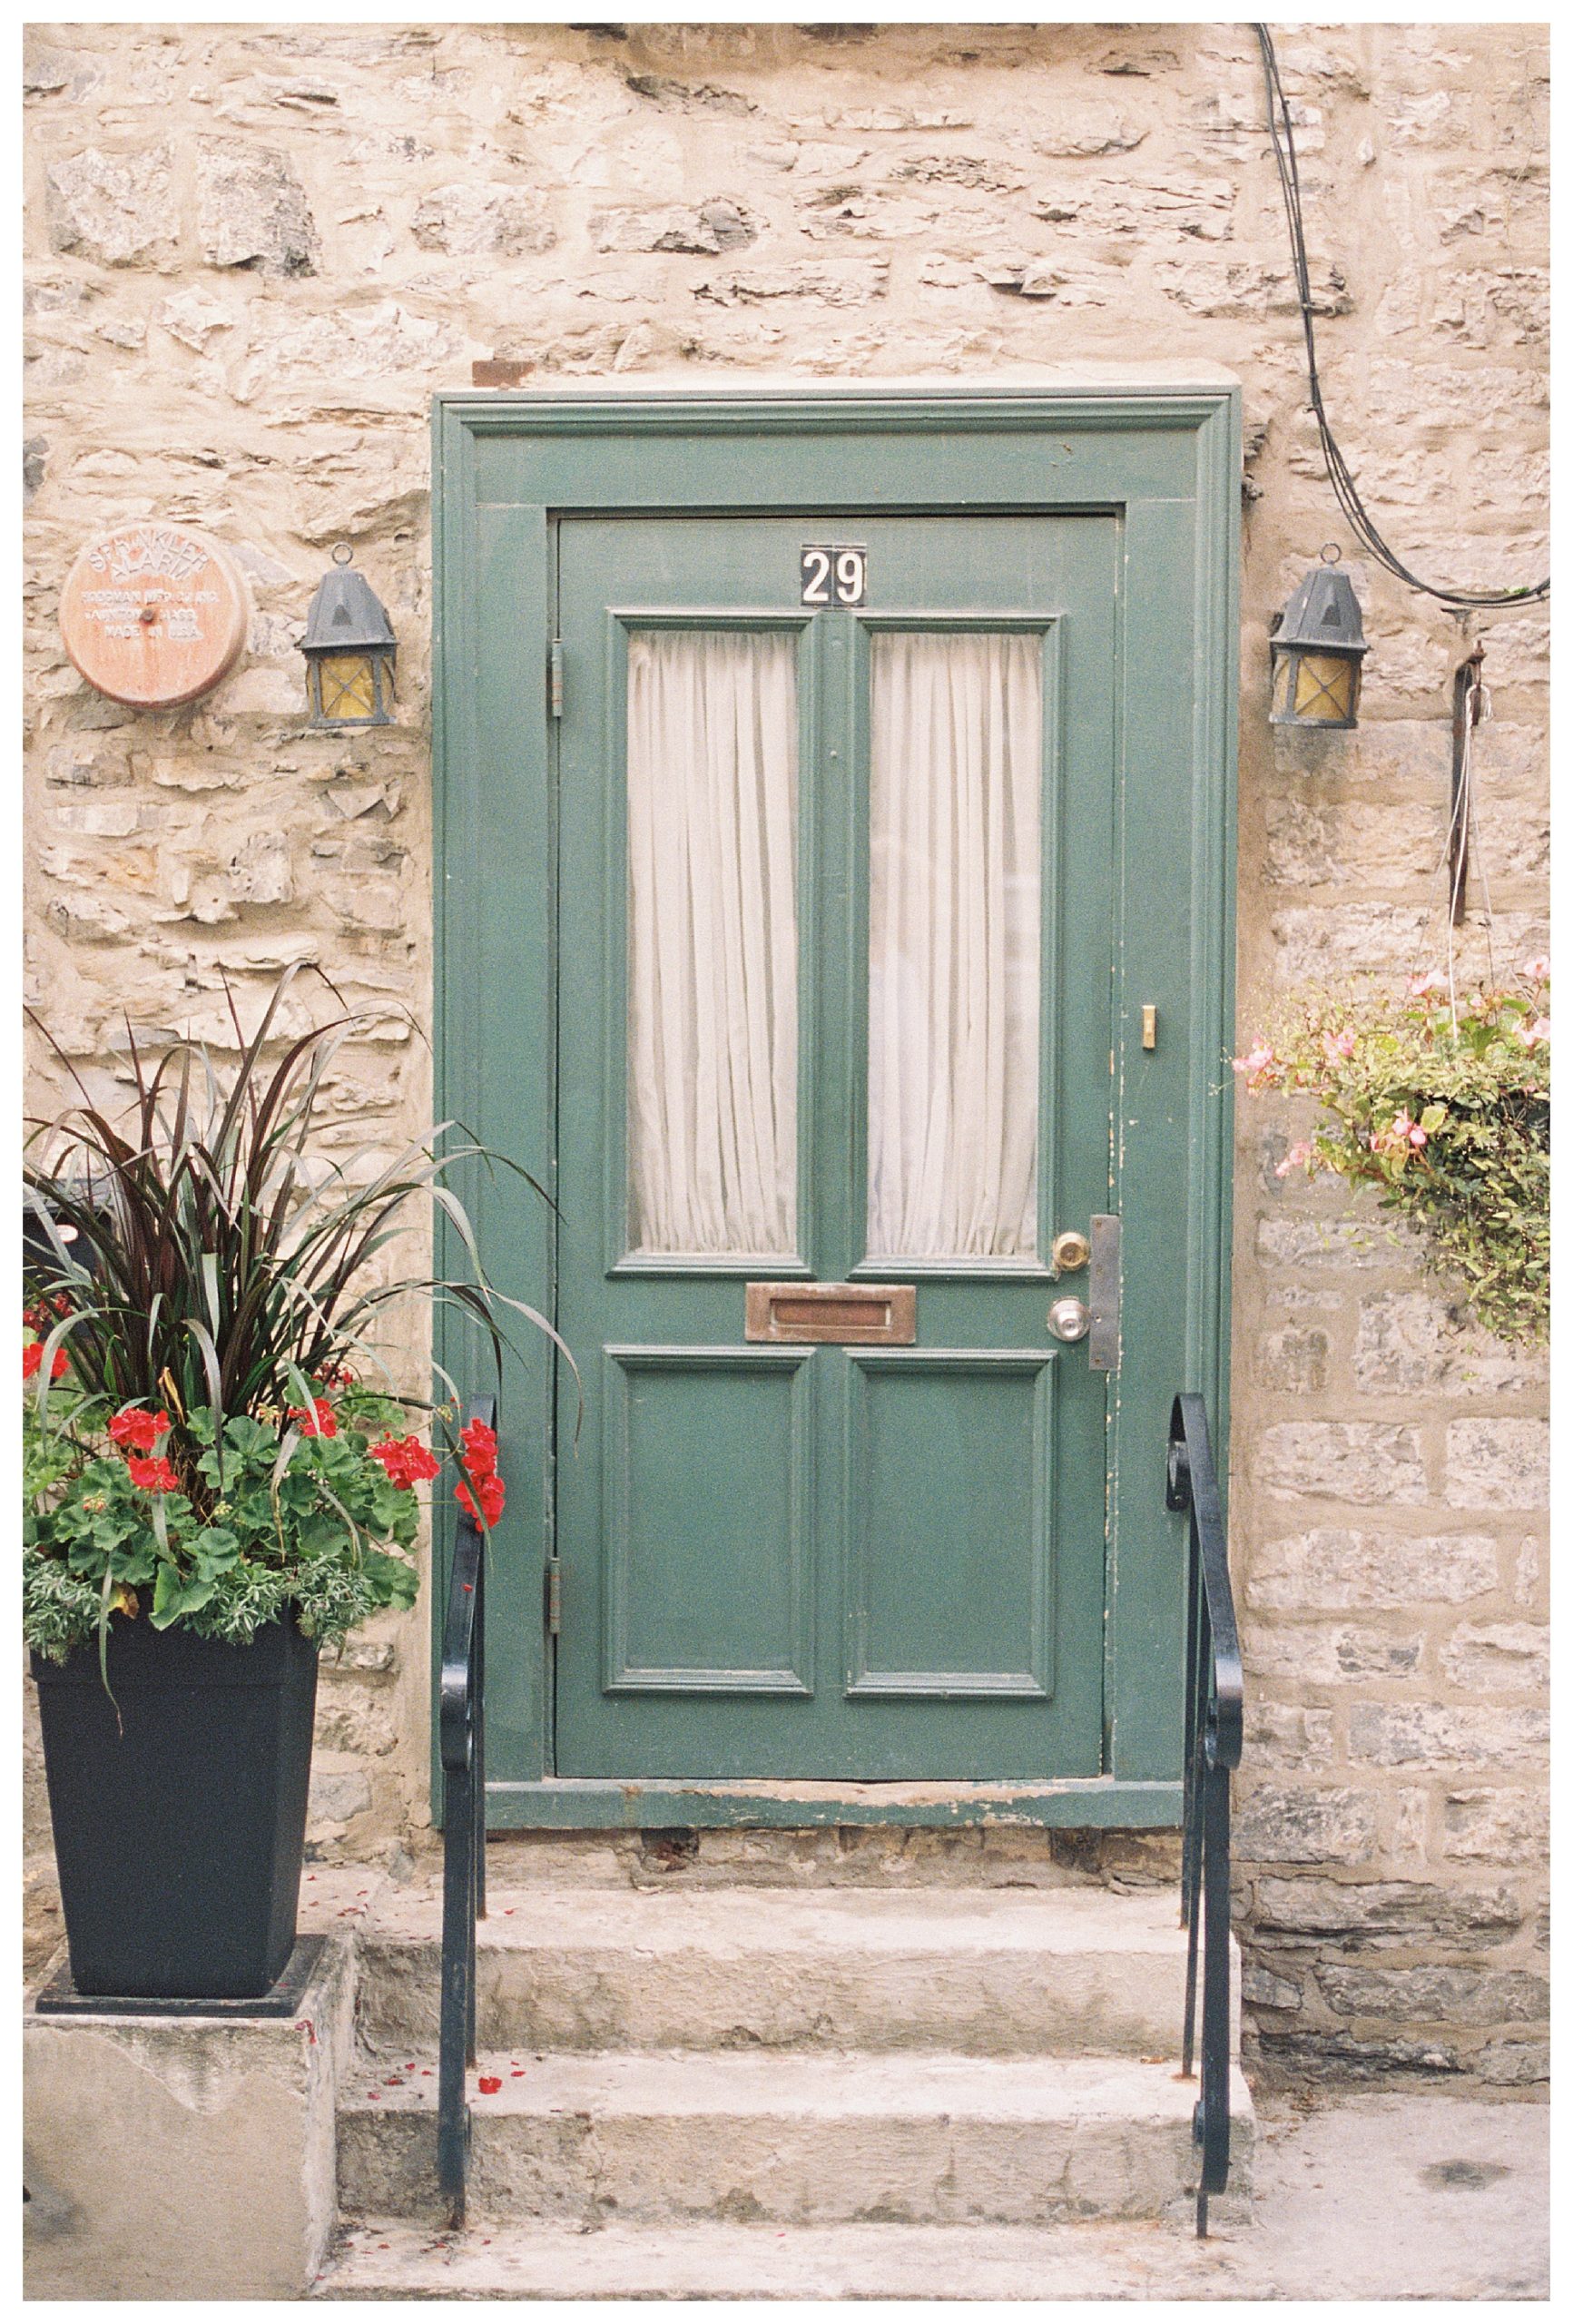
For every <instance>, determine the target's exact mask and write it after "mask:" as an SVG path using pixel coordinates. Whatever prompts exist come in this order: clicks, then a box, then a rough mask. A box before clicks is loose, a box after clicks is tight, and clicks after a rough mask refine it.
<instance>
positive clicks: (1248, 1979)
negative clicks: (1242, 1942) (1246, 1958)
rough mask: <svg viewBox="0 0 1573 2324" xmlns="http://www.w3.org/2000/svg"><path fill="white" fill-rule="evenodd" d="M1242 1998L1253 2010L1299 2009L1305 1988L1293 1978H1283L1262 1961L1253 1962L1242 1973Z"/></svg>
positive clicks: (1247, 1964) (1248, 1963)
mask: <svg viewBox="0 0 1573 2324" xmlns="http://www.w3.org/2000/svg"><path fill="white" fill-rule="evenodd" d="M1240 1998H1241V2000H1242V2001H1244V2002H1247V2003H1249V2004H1250V2005H1251V2007H1252V2008H1253V2009H1298V2008H1299V2007H1300V2005H1301V2003H1302V2001H1303V1999H1304V1987H1303V1985H1301V1984H1298V1983H1297V1982H1296V1980H1295V1979H1294V1978H1293V1977H1281V1976H1280V1975H1279V1974H1277V1972H1276V1971H1275V1970H1272V1969H1268V1968H1266V1967H1264V1966H1263V1964H1262V1963H1261V1962H1260V1961H1251V1962H1247V1963H1246V1965H1245V1966H1244V1969H1242V1971H1241V1973H1240Z"/></svg>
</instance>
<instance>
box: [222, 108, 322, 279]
mask: <svg viewBox="0 0 1573 2324" xmlns="http://www.w3.org/2000/svg"><path fill="white" fill-rule="evenodd" d="M197 239H198V241H200V243H201V245H202V256H203V257H204V258H205V259H206V260H207V261H208V264H209V265H210V266H246V267H255V268H256V270H257V271H258V273H259V274H263V275H270V276H274V277H278V278H282V279H286V280H287V279H289V278H290V277H291V276H296V275H302V274H315V273H316V271H317V258H318V251H319V242H318V236H317V228H316V224H315V222H313V219H312V216H311V212H310V207H309V206H308V204H307V201H306V194H305V191H304V189H303V187H302V186H301V183H300V179H299V178H298V177H297V176H296V174H295V166H294V163H293V162H291V161H290V157H289V155H288V154H287V153H280V152H278V151H277V150H276V149H275V148H273V147H271V146H267V145H251V144H246V143H241V142H239V141H231V140H229V139H227V138H225V139H220V138H211V137H203V138H199V139H198V141H197Z"/></svg>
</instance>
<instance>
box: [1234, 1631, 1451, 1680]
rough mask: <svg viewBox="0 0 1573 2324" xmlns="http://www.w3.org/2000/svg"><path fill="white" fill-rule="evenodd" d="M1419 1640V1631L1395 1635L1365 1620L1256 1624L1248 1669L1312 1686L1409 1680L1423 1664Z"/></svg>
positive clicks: (1248, 1638)
mask: <svg viewBox="0 0 1573 2324" xmlns="http://www.w3.org/2000/svg"><path fill="white" fill-rule="evenodd" d="M1421 1644H1422V1640H1421V1636H1420V1634H1419V1632H1418V1631H1413V1630H1411V1631H1406V1632H1404V1633H1402V1634H1401V1635H1398V1636H1394V1635H1391V1634H1390V1633H1388V1632H1386V1631H1383V1630H1378V1629H1376V1628H1375V1627H1374V1625H1372V1624H1370V1623H1363V1622H1362V1623H1354V1622H1341V1623H1337V1624H1334V1625H1333V1626H1332V1627H1331V1628H1328V1629H1323V1628H1321V1627H1319V1626H1318V1625H1316V1624H1314V1623H1311V1622H1293V1623H1290V1624H1288V1625H1287V1626H1286V1627H1284V1628H1283V1629H1278V1630H1263V1628H1262V1627H1261V1626H1260V1624H1253V1625H1252V1626H1250V1627H1249V1628H1248V1629H1247V1630H1246V1632H1245V1639H1244V1650H1245V1668H1246V1669H1247V1671H1248V1672H1252V1673H1261V1674H1266V1673H1268V1672H1271V1673H1273V1674H1274V1675H1276V1676H1277V1677H1279V1678H1283V1679H1298V1680H1301V1681H1303V1683H1304V1684H1305V1685H1307V1686H1312V1687H1330V1686H1331V1687H1336V1686H1348V1685H1349V1684H1351V1683H1352V1681H1355V1680H1360V1681H1362V1682H1365V1681H1369V1680H1371V1679H1408V1678H1412V1677H1413V1675H1414V1673H1415V1671H1416V1670H1417V1669H1419V1667H1420V1659H1421Z"/></svg>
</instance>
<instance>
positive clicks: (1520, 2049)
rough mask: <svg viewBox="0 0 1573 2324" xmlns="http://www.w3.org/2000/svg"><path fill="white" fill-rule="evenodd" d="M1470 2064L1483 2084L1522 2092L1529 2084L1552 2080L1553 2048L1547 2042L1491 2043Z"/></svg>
mask: <svg viewBox="0 0 1573 2324" xmlns="http://www.w3.org/2000/svg"><path fill="white" fill-rule="evenodd" d="M1470 2064H1471V2065H1472V2067H1473V2069H1474V2071H1475V2073H1478V2074H1479V2075H1480V2080H1481V2081H1482V2082H1489V2083H1499V2084H1501V2085H1502V2086H1503V2087H1505V2088H1509V2089H1522V2088H1523V2087H1524V2086H1525V2085H1526V2084H1528V2083H1534V2082H1549V2081H1550V2079H1551V2045H1550V2043H1548V2042H1488V2043H1487V2044H1486V2046H1485V2047H1484V2049H1482V2050H1479V2051H1477V2052H1476V2053H1475V2055H1474V2057H1473V2058H1472V2059H1471V2060H1470Z"/></svg>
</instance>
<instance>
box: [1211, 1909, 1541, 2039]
mask: <svg viewBox="0 0 1573 2324" xmlns="http://www.w3.org/2000/svg"><path fill="white" fill-rule="evenodd" d="M1252 1920H1253V1926H1254V1927H1255V1928H1257V1929H1260V1930H1263V1931H1265V1932H1267V1933H1268V1934H1270V1935H1273V1936H1275V1937H1279V1938H1288V1939H1291V1940H1299V1941H1302V1942H1305V1943H1310V1942H1312V1941H1314V1940H1316V1939H1319V1938H1324V1937H1331V1938H1332V1939H1333V1940H1334V1941H1335V1942H1336V1943H1338V1944H1340V1945H1343V1946H1346V1947H1350V1948H1359V1949H1361V1950H1362V1951H1363V1950H1366V1949H1371V1948H1373V1949H1376V1950H1381V1948H1382V1947H1384V1946H1387V1947H1392V1946H1395V1945H1405V1946H1408V1945H1460V1944H1463V1943H1465V1942H1468V1941H1477V1942H1478V1941H1480V1940H1481V1939H1484V1940H1485V1941H1487V1942H1489V1943H1491V1944H1501V1943H1504V1942H1506V1940H1507V1939H1508V1938H1509V1937H1510V1936H1511V1935H1513V1934H1514V1933H1515V1931H1516V1930H1518V1929H1519V1928H1520V1927H1521V1926H1522V1925H1523V1920H1524V1914H1523V1909H1522V1907H1521V1906H1520V1905H1519V1902H1518V1900H1517V1898H1516V1897H1515V1896H1514V1895H1513V1892H1512V1890H1511V1889H1509V1888H1500V1887H1499V1888H1490V1889H1475V1888H1454V1887H1442V1886H1440V1885H1439V1884H1438V1883H1437V1882H1435V1881H1430V1880H1369V1881H1368V1880H1328V1879H1291V1880H1283V1879H1275V1878H1273V1876H1271V1875H1266V1876H1263V1878H1261V1879H1260V1880H1258V1881H1257V1883H1256V1886H1255V1891H1254V1896H1253V1914H1252ZM1417 2014H1418V2013H1417Z"/></svg>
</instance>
